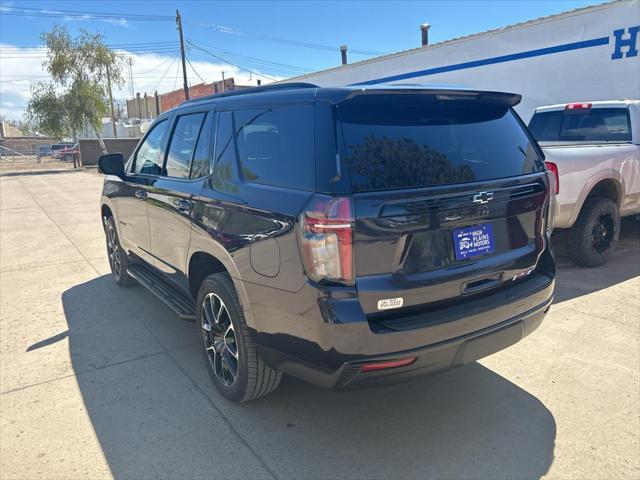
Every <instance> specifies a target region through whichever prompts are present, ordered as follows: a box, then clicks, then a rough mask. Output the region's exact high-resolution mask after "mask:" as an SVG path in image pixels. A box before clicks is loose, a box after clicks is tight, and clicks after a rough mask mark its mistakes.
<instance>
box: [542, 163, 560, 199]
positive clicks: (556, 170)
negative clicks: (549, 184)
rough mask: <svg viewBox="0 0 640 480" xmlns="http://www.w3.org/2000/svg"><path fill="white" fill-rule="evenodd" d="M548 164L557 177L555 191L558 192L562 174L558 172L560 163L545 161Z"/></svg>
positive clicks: (548, 168) (548, 167)
mask: <svg viewBox="0 0 640 480" xmlns="http://www.w3.org/2000/svg"><path fill="white" fill-rule="evenodd" d="M544 164H545V165H546V166H547V170H549V171H550V172H551V173H553V176H554V178H555V192H556V194H558V193H560V174H559V173H558V165H556V164H555V163H553V162H544Z"/></svg>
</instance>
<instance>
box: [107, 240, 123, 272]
mask: <svg viewBox="0 0 640 480" xmlns="http://www.w3.org/2000/svg"><path fill="white" fill-rule="evenodd" d="M107 254H108V256H109V265H111V271H112V272H113V273H114V274H115V275H116V277H119V276H120V273H121V271H122V262H121V260H120V245H119V244H118V238H117V237H116V231H115V230H114V229H113V228H110V229H109V230H108V231H107Z"/></svg>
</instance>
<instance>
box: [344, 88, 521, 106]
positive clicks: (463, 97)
mask: <svg viewBox="0 0 640 480" xmlns="http://www.w3.org/2000/svg"><path fill="white" fill-rule="evenodd" d="M381 94H382V95H430V96H433V97H435V99H436V100H443V101H469V100H474V101H478V102H481V103H490V104H494V105H495V104H498V105H504V106H507V107H515V106H516V105H518V104H519V103H520V101H521V100H522V95H519V94H517V93H508V92H492V91H483V90H466V89H434V88H416V87H415V86H411V87H408V88H400V87H399V86H398V87H397V86H394V87H391V88H389V87H386V88H385V87H381V88H375V87H373V88H372V87H363V88H358V89H353V90H351V91H349V92H348V94H347V95H346V96H345V97H344V98H343V100H342V101H344V100H349V99H351V98H354V97H356V96H360V95H381Z"/></svg>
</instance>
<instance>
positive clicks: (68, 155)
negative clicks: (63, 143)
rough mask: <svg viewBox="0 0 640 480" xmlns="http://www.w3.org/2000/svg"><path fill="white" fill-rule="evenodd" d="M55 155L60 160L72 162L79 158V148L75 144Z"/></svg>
mask: <svg viewBox="0 0 640 480" xmlns="http://www.w3.org/2000/svg"><path fill="white" fill-rule="evenodd" d="M56 153H57V157H58V158H59V159H60V160H64V161H72V160H73V159H74V158H78V157H79V156H80V146H79V145H78V144H77V143H76V144H75V145H72V146H70V147H66V148H61V149H60V150H58V151H57V152H56Z"/></svg>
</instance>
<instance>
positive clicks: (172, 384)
mask: <svg viewBox="0 0 640 480" xmlns="http://www.w3.org/2000/svg"><path fill="white" fill-rule="evenodd" d="M101 185H102V178H101V177H100V176H99V175H97V174H95V173H90V172H84V171H83V172H63V173H55V174H38V173H26V174H23V175H17V176H4V177H0V208H1V210H0V230H1V233H0V478H2V479H7V480H8V479H26V478H28V479H36V478H47V479H49V478H92V479H93V478H118V479H128V478H131V479H134V478H135V479H141V478H145V479H146V478H204V477H206V478H291V479H294V478H295V479H298V478H394V479H395V478H427V477H447V478H540V477H549V478H636V479H637V478H640V445H639V439H640V417H639V412H640V395H639V392H640V384H639V378H640V375H639V374H640V227H639V225H640V223H639V222H637V221H635V220H630V221H626V222H625V223H624V226H623V238H622V241H621V244H620V248H619V249H618V251H617V252H616V255H615V258H614V259H613V260H612V261H611V262H610V263H609V264H608V265H606V266H604V267H602V268H599V269H583V268H579V267H576V266H574V265H572V264H571V263H570V262H569V261H568V260H566V259H565V258H564V257H562V256H560V258H559V261H560V271H559V275H558V289H557V301H556V303H555V305H554V306H553V307H552V310H551V313H550V314H549V316H548V317H547V319H546V320H545V322H544V323H543V325H542V326H541V327H540V329H539V330H538V331H536V332H535V333H534V334H533V335H531V336H529V337H528V338H526V339H525V340H523V341H522V342H520V343H519V344H517V345H515V346H514V347H511V348H509V349H507V350H505V351H503V352H500V353H498V354H496V355H493V356H491V357H489V358H487V359H485V360H483V361H481V362H479V363H476V364H473V365H469V366H466V367H462V368H459V369H456V370H453V371H450V372H446V373H444V374H440V375H437V376H434V377H430V378H427V379H423V380H419V381H416V382H413V383H409V384H403V385H398V386H393V387H388V388H383V389H375V390H366V391H357V392H348V393H334V392H327V391H323V390H320V389H317V388H315V387H312V386H309V385H306V384H303V383H301V382H298V381H296V380H293V379H289V378H285V379H284V380H283V382H282V384H281V386H280V387H279V389H278V390H277V391H276V392H275V393H273V394H272V395H269V396H268V397H265V398H264V399H261V400H259V401H256V402H253V403H249V404H245V405H234V404H230V403H228V402H226V401H225V400H224V399H223V398H222V397H220V395H218V394H217V392H216V390H215V388H214V387H213V385H212V384H211V382H210V380H209V378H208V375H207V372H206V370H205V368H204V366H203V364H202V359H201V357H200V354H199V352H198V351H197V349H196V342H197V331H196V327H195V325H194V324H191V323H186V322H183V321H180V320H178V319H177V318H176V317H175V315H174V314H173V313H172V312H170V311H169V310H167V309H166V308H165V307H164V306H163V305H162V304H161V303H160V302H158V301H157V300H156V299H155V298H153V297H152V296H151V295H150V294H148V293H147V292H146V291H144V290H143V289H142V288H140V287H134V288H130V289H122V288H118V287H117V286H116V285H115V284H114V283H113V282H112V280H111V278H110V277H109V266H108V263H107V260H106V255H105V248H104V240H103V231H102V227H101V224H100V219H99V215H98V200H99V195H100V190H101Z"/></svg>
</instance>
